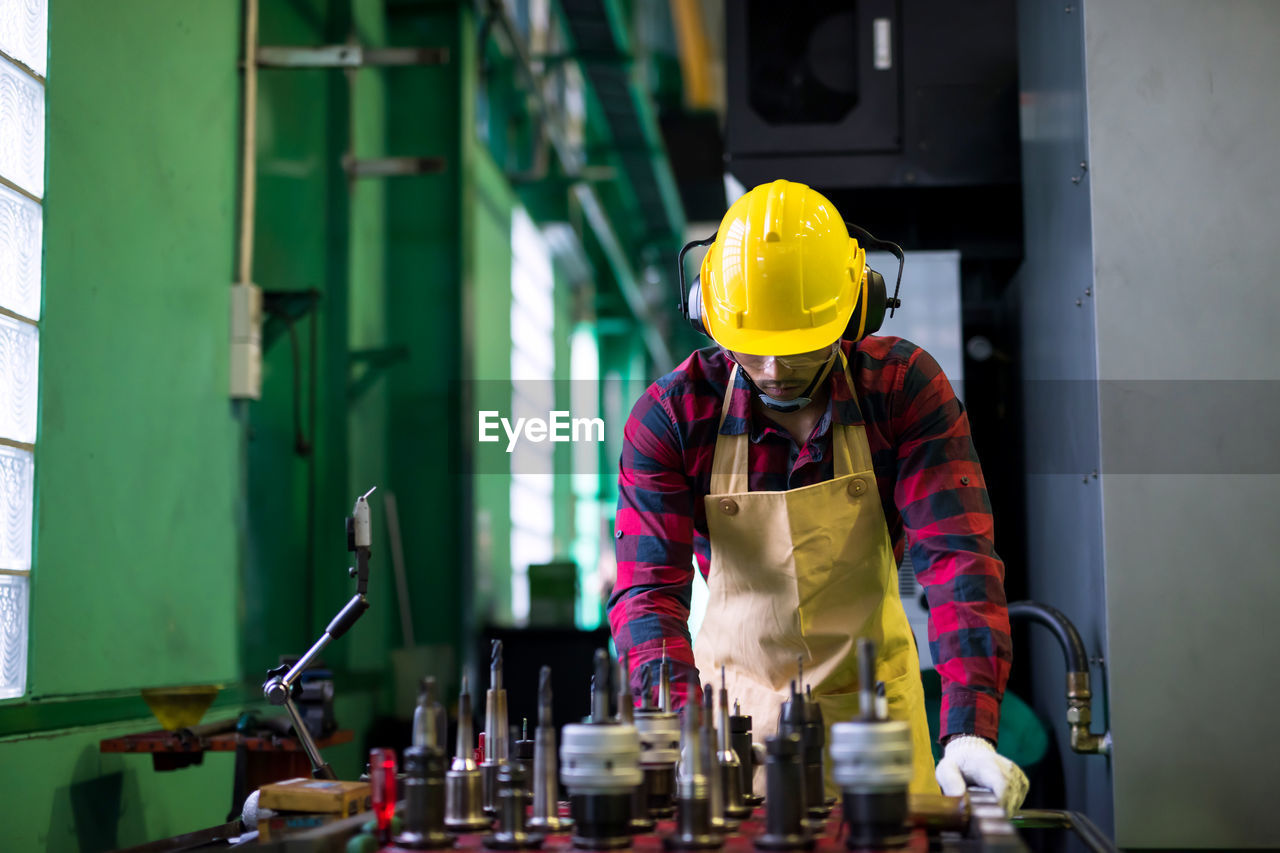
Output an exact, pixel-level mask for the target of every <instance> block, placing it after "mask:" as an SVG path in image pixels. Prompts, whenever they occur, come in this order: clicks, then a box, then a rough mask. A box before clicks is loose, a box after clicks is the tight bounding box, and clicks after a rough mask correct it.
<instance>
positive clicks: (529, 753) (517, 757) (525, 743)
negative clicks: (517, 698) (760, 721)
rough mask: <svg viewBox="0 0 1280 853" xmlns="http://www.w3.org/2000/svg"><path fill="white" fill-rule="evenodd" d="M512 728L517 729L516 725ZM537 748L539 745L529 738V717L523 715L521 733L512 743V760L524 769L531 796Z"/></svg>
mask: <svg viewBox="0 0 1280 853" xmlns="http://www.w3.org/2000/svg"><path fill="white" fill-rule="evenodd" d="M511 729H512V731H515V726H512V727H511ZM536 749H537V745H536V744H535V743H534V742H533V741H532V740H530V739H529V718H528V717H521V718H520V734H519V736H518V737H515V738H514V739H513V743H512V761H514V762H515V763H516V764H519V765H520V767H521V769H523V770H524V786H525V792H526V793H528V794H529V795H531V796H532V794H533V787H532V785H533V754H534V752H535V751H536Z"/></svg>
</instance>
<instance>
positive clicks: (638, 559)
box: [608, 385, 698, 705]
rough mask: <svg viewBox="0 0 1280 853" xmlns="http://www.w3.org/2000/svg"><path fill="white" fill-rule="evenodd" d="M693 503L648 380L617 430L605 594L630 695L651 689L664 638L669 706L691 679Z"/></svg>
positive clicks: (672, 427)
mask: <svg viewBox="0 0 1280 853" xmlns="http://www.w3.org/2000/svg"><path fill="white" fill-rule="evenodd" d="M693 502H694V496H693V492H692V489H691V483H690V478H689V476H688V475H687V474H686V471H685V464H684V458H683V455H682V452H681V441H680V437H679V433H678V432H677V429H676V420H675V417H674V416H673V413H672V412H671V411H670V410H669V409H668V408H667V406H666V405H665V404H664V402H663V400H662V397H661V388H660V386H658V385H655V386H651V387H650V388H649V390H648V391H647V392H646V393H645V394H644V395H642V396H641V398H640V400H639V401H638V402H637V403H636V405H635V407H634V408H633V409H632V411H631V416H630V417H629V418H628V419H627V424H626V427H625V429H624V432H623V445H622V459H621V464H620V471H619V476H618V515H617V521H616V528H615V533H614V535H615V537H616V538H615V543H614V544H615V546H616V550H617V557H618V580H617V583H616V585H615V586H614V588H613V593H612V595H611V596H610V597H609V604H608V611H609V626H610V628H611V630H612V632H613V640H614V643H615V644H616V645H617V647H618V654H619V655H622V654H626V653H630V663H631V672H632V689H633V690H635V691H636V693H637V694H638V693H639V692H640V690H641V686H642V684H643V683H644V680H645V679H646V678H647V679H648V680H649V684H650V685H651V692H652V691H656V689H657V687H656V685H657V683H658V678H657V676H658V666H659V661H660V660H661V658H662V651H663V644H664V641H665V644H666V652H667V657H668V658H669V660H670V661H671V666H672V674H673V683H672V698H673V700H674V701H675V704H676V705H682V704H683V702H684V697H685V696H686V695H687V694H688V691H689V689H690V688H691V687H693V688H696V686H697V678H698V674H697V669H696V668H695V667H694V664H693V647H692V644H691V642H690V639H689V625H688V622H689V597H690V594H691V589H692V587H691V584H692V582H693V524H694V522H693ZM646 670H647V671H648V675H647V676H646V675H645V672H646Z"/></svg>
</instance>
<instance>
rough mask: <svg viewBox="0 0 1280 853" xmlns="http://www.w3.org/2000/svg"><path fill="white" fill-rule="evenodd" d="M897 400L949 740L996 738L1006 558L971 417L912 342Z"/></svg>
mask: <svg viewBox="0 0 1280 853" xmlns="http://www.w3.org/2000/svg"><path fill="white" fill-rule="evenodd" d="M897 384H898V386H899V387H898V388H897V389H896V391H895V393H893V394H892V401H891V404H890V413H889V414H890V420H891V423H890V429H891V430H892V432H893V433H894V436H895V440H894V445H895V446H896V448H897V457H898V458H897V464H898V476H897V485H896V486H895V489H894V500H895V503H896V504H897V506H898V510H899V512H900V513H901V514H902V520H903V524H904V527H905V531H906V537H907V542H908V545H909V547H910V549H911V561H912V564H913V565H914V566H915V570H916V575H917V577H918V578H919V580H920V583H921V584H922V585H923V586H924V587H925V593H926V595H927V596H928V601H929V647H930V651H931V652H932V653H933V660H934V663H935V665H936V666H937V669H938V674H939V675H940V676H941V679H942V711H941V737H942V738H944V739H945V738H946V737H947V736H948V735H953V734H976V735H980V736H982V737H985V738H988V739H989V740H991V741H992V742H994V741H995V740H996V735H997V731H998V729H999V721H1000V700H1001V698H1002V696H1003V695H1004V688H1005V684H1006V682H1007V681H1008V680H1009V669H1010V665H1011V663H1012V660H1013V650H1012V643H1011V641H1010V637H1009V611H1008V607H1007V603H1006V601H1005V593H1004V564H1003V563H1002V562H1001V560H1000V558H999V556H997V555H996V552H995V546H994V542H993V523H992V517H991V502H990V500H989V498H988V496H987V488H986V483H985V481H984V480H983V476H982V467H981V466H980V465H979V463H978V454H977V452H976V451H975V450H974V447H973V441H972V439H971V437H970V435H969V418H968V416H967V415H966V414H965V411H964V407H963V405H962V404H961V403H960V401H959V399H957V398H956V395H955V392H954V391H953V389H952V387H951V383H950V382H949V381H948V380H947V377H946V376H945V375H944V374H943V372H942V368H940V367H939V366H938V363H937V362H936V361H934V359H933V357H932V356H930V355H929V354H928V353H926V352H925V351H924V350H921V349H919V348H915V349H913V351H912V352H911V354H910V356H909V357H908V360H907V363H906V367H905V369H904V370H902V371H900V372H899V377H898V383H897Z"/></svg>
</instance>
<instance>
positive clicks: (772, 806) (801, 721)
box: [184, 493, 1114, 853]
mask: <svg viewBox="0 0 1280 853" xmlns="http://www.w3.org/2000/svg"><path fill="white" fill-rule="evenodd" d="M368 496H369V493H366V494H365V495H363V496H361V497H360V498H359V499H357V501H356V505H355V507H354V508H353V511H352V515H351V517H350V518H349V519H348V521H347V533H348V543H347V544H348V549H349V550H350V551H352V552H354V553H355V554H356V557H357V559H356V563H357V565H356V567H354V568H352V569H351V575H352V576H353V577H355V578H356V579H357V591H356V594H355V596H354V597H353V598H352V599H351V601H350V602H349V603H348V604H347V606H346V607H344V608H343V609H342V611H341V612H340V613H339V614H338V616H337V617H335V619H334V620H333V622H332V623H331V624H330V625H329V627H328V628H327V629H326V631H325V633H324V635H323V636H322V637H321V638H320V640H318V641H317V642H316V644H315V645H314V646H313V647H312V648H311V650H309V651H308V652H307V654H306V655H304V656H303V659H302V660H301V661H299V663H298V664H296V665H295V666H293V667H289V668H285V667H281V668H278V669H276V670H271V671H270V672H268V680H267V682H266V683H265V684H264V685H263V691H264V694H265V695H266V696H267V698H268V699H269V700H271V701H272V702H273V703H274V704H278V705H284V706H285V708H286V710H288V711H289V713H290V716H291V717H292V718H293V720H294V723H295V729H296V730H297V732H298V736H299V738H300V740H301V741H302V744H303V748H304V750H305V752H306V753H307V755H308V757H309V758H310V760H311V763H312V767H313V775H314V776H315V781H314V782H311V781H308V780H302V779H295V780H290V781H289V782H285V783H280V785H279V786H277V787H285V788H287V789H288V790H287V791H286V792H285V794H282V795H281V796H285V795H287V796H288V797H299V796H309V797H312V798H318V797H322V796H327V795H328V793H329V792H330V791H332V792H333V793H334V796H336V797H338V798H339V801H340V802H341V804H342V808H343V809H348V808H349V810H348V811H346V812H345V813H347V814H352V816H351V817H346V818H343V819H335V820H329V821H326V822H320V823H317V824H314V828H305V827H306V826H308V824H306V823H305V822H300V823H297V824H295V825H297V826H299V827H304V828H300V829H298V831H292V832H285V833H283V834H276V833H267V832H265V831H264V832H262V833H261V835H259V833H258V832H257V831H256V830H258V829H260V828H262V829H265V827H267V826H269V825H270V824H271V822H272V821H273V820H274V819H275V818H278V817H279V814H278V813H277V814H275V815H274V816H273V814H272V810H271V807H270V805H269V800H270V798H269V797H268V796H266V795H264V796H263V797H262V798H261V802H260V799H259V794H260V792H255V793H254V794H253V795H251V796H250V797H249V799H248V801H247V802H246V804H245V808H244V814H243V816H242V826H243V828H244V829H245V830H246V832H245V834H244V835H242V836H240V837H238V838H235V839H234V840H232V846H244V845H250V844H256V845H257V846H259V847H264V848H274V849H279V850H289V851H294V850H297V851H313V850H314V851H349V853H355V851H361V853H365V851H369V853H372V851H397V850H444V849H451V848H457V849H465V850H494V851H505V850H539V849H540V850H545V851H569V850H588V851H608V850H623V849H631V850H636V851H643V852H644V853H657V851H659V850H663V851H686V850H688V851H693V850H725V851H728V853H746V851H748V850H759V851H791V850H804V851H813V850H817V851H824V850H825V851H828V852H829V853H830V851H836V850H839V849H847V850H853V851H879V850H895V851H896V850H909V851H919V853H924V852H925V851H1023V850H1027V849H1028V848H1027V846H1026V845H1025V843H1024V842H1023V840H1022V839H1021V838H1020V837H1019V835H1018V832H1017V828H1016V827H1015V823H1020V824H1021V825H1023V826H1027V827H1032V826H1034V827H1038V828H1039V827H1059V828H1066V829H1071V830H1073V831H1075V832H1076V833H1077V835H1078V836H1079V837H1080V838H1081V840H1082V841H1083V842H1084V843H1085V844H1086V846H1087V847H1089V848H1090V849H1091V850H1093V851H1110V850H1114V848H1113V847H1112V846H1111V845H1110V843H1109V842H1108V841H1107V840H1106V838H1105V837H1103V836H1102V834H1101V833H1100V832H1099V831H1098V830H1097V828H1096V827H1094V826H1093V824H1092V823H1091V822H1089V821H1088V819H1087V818H1084V817H1083V816H1081V815H1077V814H1074V813H1064V812H1049V811H1036V812H1024V813H1021V814H1020V815H1019V816H1015V818H1014V819H1013V820H1012V821H1011V820H1009V819H1008V818H1006V815H1005V813H1004V810H1003V809H1002V808H1001V807H1000V806H999V805H998V804H997V802H996V799H995V797H994V796H993V795H992V794H991V793H990V792H987V791H983V790H980V789H971V790H970V791H969V792H968V793H967V794H966V795H965V796H963V797H943V796H919V795H912V794H909V793H908V785H909V783H910V780H911V776H912V744H911V735H910V731H909V727H908V725H907V723H905V722H902V721H897V720H891V719H889V717H888V713H887V703H886V702H885V700H884V685H883V683H881V682H877V681H876V669H875V659H876V654H875V652H876V650H875V647H874V645H873V644H872V643H871V642H870V641H869V640H866V639H860V640H859V641H858V655H859V672H860V678H861V683H860V685H859V688H860V696H861V701H860V703H859V705H860V708H861V714H860V716H859V717H858V718H857V719H854V720H847V721H837V722H835V723H834V725H832V726H831V728H830V741H831V742H830V744H829V745H828V744H827V743H826V739H827V732H828V729H827V726H826V721H825V720H824V719H823V715H822V710H821V708H820V706H819V705H818V703H817V701H815V700H814V698H813V696H812V694H811V692H810V690H809V686H808V685H806V684H805V683H804V670H803V660H797V664H796V679H795V680H794V681H792V682H791V685H790V692H789V695H788V697H787V698H786V700H785V701H782V702H780V703H779V709H778V720H777V723H778V725H777V732H778V733H777V734H776V735H775V736H773V737H768V738H765V739H764V744H763V750H761V749H760V745H758V744H755V743H753V732H752V722H753V721H752V718H751V717H750V716H745V715H742V714H740V713H739V712H738V706H737V703H736V702H735V703H734V706H733V712H732V713H731V712H730V705H729V695H728V691H727V690H726V689H725V679H724V671H723V669H722V670H721V673H720V689H719V690H718V691H717V690H715V689H714V688H713V686H712V685H710V684H708V685H704V686H703V688H702V693H701V695H700V696H699V695H697V694H696V693H694V694H693V695H690V696H689V697H688V699H687V701H686V702H685V705H684V708H683V709H681V711H680V712H679V713H677V711H676V710H675V708H674V705H673V701H672V698H673V697H672V684H671V670H670V665H669V663H668V661H667V659H666V655H665V651H664V654H663V658H662V660H661V663H660V666H659V667H658V676H657V682H658V683H657V684H656V685H654V684H652V683H651V681H652V679H650V678H646V679H644V680H643V682H642V685H643V689H642V696H641V697H640V701H639V703H637V702H636V699H635V697H634V696H633V695H632V693H631V674H630V672H629V669H628V665H627V660H626V658H625V657H624V658H623V659H621V660H618V661H613V660H611V659H610V657H609V655H608V653H607V652H605V651H604V650H597V651H596V653H595V661H594V675H593V676H592V679H591V684H590V715H589V716H588V717H586V718H585V719H584V720H583V721H582V722H581V723H571V724H569V725H566V726H564V727H563V728H562V729H561V730H560V731H559V732H558V733H557V731H556V728H555V725H554V722H553V720H552V712H551V708H552V704H551V700H552V696H551V669H550V667H547V666H544V667H542V670H541V673H540V678H539V687H538V696H537V708H538V713H537V726H536V728H535V730H534V733H533V737H532V738H530V737H529V733H528V731H527V726H526V727H524V728H523V729H522V730H520V731H517V730H515V729H514V728H513V727H511V726H510V720H509V719H508V715H507V707H508V704H507V691H506V689H505V687H504V686H503V671H502V643H501V641H496V640H495V641H494V642H493V645H492V648H491V654H490V661H489V689H488V690H487V691H486V693H485V713H484V722H485V729H484V731H483V732H482V733H480V734H479V736H476V735H475V733H474V731H473V728H472V703H471V693H470V686H469V684H468V681H467V679H466V678H465V677H464V678H463V679H462V690H461V694H460V696H459V698H458V709H457V710H458V726H457V736H456V742H455V744H454V749H453V755H452V757H450V756H449V754H448V752H449V750H448V748H447V745H446V732H447V728H448V725H447V715H446V713H445V710H444V708H443V706H442V704H441V703H440V701H439V700H438V697H437V695H436V692H437V691H436V683H435V679H433V678H427V679H424V681H423V683H422V690H421V692H420V694H419V697H418V704H417V708H416V710H415V713H414V722H413V735H412V745H411V746H410V747H408V748H407V749H405V750H404V754H403V767H402V768H399V767H397V761H396V755H395V752H394V751H393V750H386V749H374V750H372V751H371V753H370V760H369V768H368V771H367V785H365V784H359V783H344V782H339V781H337V780H336V779H335V777H334V773H333V770H332V769H331V768H330V766H329V765H328V764H327V763H325V761H324V759H323V758H322V757H321V755H320V752H319V749H318V748H317V747H316V745H315V743H314V742H313V741H312V740H311V739H310V738H309V737H308V736H307V733H306V729H305V727H304V726H302V725H301V724H300V718H299V716H298V712H297V710H296V708H295V707H294V705H293V699H294V695H295V693H296V692H297V681H298V678H299V674H300V673H301V671H302V670H303V669H304V668H305V664H306V662H307V661H308V660H310V659H312V658H314V657H315V656H316V655H317V654H319V651H320V650H321V649H323V648H324V647H325V646H326V645H327V644H328V643H329V642H330V641H331V640H333V639H335V638H337V637H339V636H341V635H342V634H343V633H345V632H346V630H347V629H348V628H350V627H351V625H352V624H353V623H354V622H355V620H356V619H358V618H359V616H360V614H361V613H363V612H364V611H365V609H366V608H367V607H368V602H367V599H366V597H365V594H366V591H367V578H368V561H369V552H370V544H371V536H370V523H369V506H368V502H367V498H368ZM649 672H650V671H649V670H646V675H648V674H649ZM611 685H612V689H611ZM615 697H616V701H612V702H611V699H614V698H615ZM611 705H612V708H611ZM1086 726H1087V723H1086ZM557 734H558V737H557ZM557 741H558V744H557ZM477 743H478V744H479V748H477ZM557 746H558V749H557ZM828 746H829V754H830V760H831V762H832V764H833V767H832V768H831V770H832V774H831V775H832V777H833V778H834V780H835V782H836V783H837V785H838V786H839V789H840V792H841V798H840V801H839V802H837V800H836V799H835V798H828V797H827V796H826V790H825V787H824V780H825V778H826V767H825V766H824V764H825V761H826V760H827V754H828ZM761 762H762V763H763V767H764V774H763V775H764V777H765V790H764V791H763V792H757V791H756V790H755V785H754V780H755V776H756V773H755V771H756V767H757V765H758V764H759V763H761ZM352 786H356V787H354V788H353V787H352ZM268 787H271V786H268ZM262 791H263V792H266V791H267V787H264V788H263V789H262ZM562 791H563V792H565V793H567V802H565V801H563V800H562V797H561V793H562ZM366 792H367V800H368V802H367V804H366V803H364V801H362V800H361V799H360V797H361V796H365V795H366ZM401 792H402V794H403V796H402V797H401V796H398V793H401ZM272 793H273V794H279V792H272ZM357 803H358V804H360V805H361V806H363V808H356V807H355V806H353V805H352V804H357ZM365 809H369V811H366V810H365ZM355 812H359V813H355ZM275 823H276V824H277V825H278V824H279V821H278V820H275ZM268 838H269V840H268ZM226 840H230V839H226ZM184 849H189V847H188V848H184Z"/></svg>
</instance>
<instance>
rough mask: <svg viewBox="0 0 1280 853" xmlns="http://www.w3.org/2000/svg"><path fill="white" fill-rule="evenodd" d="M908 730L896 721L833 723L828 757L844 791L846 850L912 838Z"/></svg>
mask: <svg viewBox="0 0 1280 853" xmlns="http://www.w3.org/2000/svg"><path fill="white" fill-rule="evenodd" d="M911 757H912V756H911V729H910V727H909V726H908V725H907V723H905V722H902V721H898V720H883V721H880V720H870V721H858V722H851V723H836V724H835V725H834V726H832V727H831V760H832V762H833V763H834V765H835V767H834V775H835V780H836V782H837V783H838V784H839V785H840V789H841V791H842V792H843V793H844V820H845V823H846V824H847V825H848V828H849V834H848V836H847V837H846V839H845V845H846V846H847V847H848V848H849V849H850V850H862V849H872V848H875V849H894V848H901V847H905V846H906V845H907V843H908V841H909V840H910V837H911V836H910V829H909V827H908V825H907V789H908V787H909V786H910V784H911V776H912V765H911Z"/></svg>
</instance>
